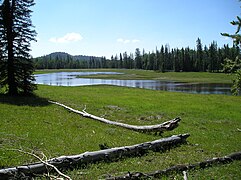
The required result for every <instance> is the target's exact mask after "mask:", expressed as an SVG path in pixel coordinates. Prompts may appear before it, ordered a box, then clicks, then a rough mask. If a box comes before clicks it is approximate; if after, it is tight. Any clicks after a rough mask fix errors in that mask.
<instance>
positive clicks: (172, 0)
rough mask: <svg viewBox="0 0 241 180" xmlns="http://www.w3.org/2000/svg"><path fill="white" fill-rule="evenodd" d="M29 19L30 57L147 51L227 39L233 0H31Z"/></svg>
mask: <svg viewBox="0 0 241 180" xmlns="http://www.w3.org/2000/svg"><path fill="white" fill-rule="evenodd" d="M35 2H36V5H35V6H34V7H32V10H33V11H34V12H33V14H32V21H33V24H34V25H35V29H36V31H37V33H38V36H37V40H38V41H37V42H36V43H35V42H34V43H32V52H31V54H32V55H33V56H34V57H37V56H42V55H46V54H49V53H51V52H67V53H70V54H72V55H93V56H106V57H107V58H110V56H111V55H115V54H119V53H123V52H125V51H127V52H128V53H130V52H133V53H134V52H135V49H136V48H140V49H143V48H144V49H145V50H146V51H147V52H148V51H152V50H155V49H156V47H157V48H160V47H161V45H165V44H169V45H170V47H171V48H176V47H179V48H181V47H187V46H189V47H190V48H195V46H196V40H197V38H198V37H200V38H201V41H202V43H203V44H206V45H209V44H210V43H211V42H212V41H213V40H215V41H217V43H218V45H219V46H222V45H223V44H227V43H229V44H232V41H231V40H230V39H227V38H225V37H222V36H221V35H220V33H221V32H228V33H234V32H235V31H236V29H235V27H233V26H231V25H230V23H229V22H230V21H232V20H235V19H236V16H237V15H240V12H241V11H240V10H241V9H240V5H241V3H240V2H239V1H238V0H68V1H64V0H35Z"/></svg>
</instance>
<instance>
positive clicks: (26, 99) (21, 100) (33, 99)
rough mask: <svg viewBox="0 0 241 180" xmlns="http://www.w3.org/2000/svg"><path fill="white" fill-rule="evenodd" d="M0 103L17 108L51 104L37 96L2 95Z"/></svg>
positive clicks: (0, 95)
mask: <svg viewBox="0 0 241 180" xmlns="http://www.w3.org/2000/svg"><path fill="white" fill-rule="evenodd" d="M0 103H3V104H11V105H17V106H33V107H37V106H48V105H50V103H49V102H48V99H46V98H42V97H39V96H37V95H30V96H9V95H6V94H0Z"/></svg>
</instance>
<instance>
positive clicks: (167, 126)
mask: <svg viewBox="0 0 241 180" xmlns="http://www.w3.org/2000/svg"><path fill="white" fill-rule="evenodd" d="M49 102H50V103H53V104H56V105H59V106H62V107H64V108H65V109H68V110H69V111H71V112H74V113H77V114H80V115H82V116H83V117H86V118H90V119H94V120H97V121H100V122H103V123H106V124H111V125H116V126H120V127H123V128H126V129H130V130H133V131H138V132H159V133H162V132H163V131H171V130H173V129H175V128H177V127H178V125H179V122H180V121H181V118H179V117H177V118H175V119H172V120H170V121H167V122H164V123H162V124H156V125H148V126H136V125H129V124H124V123H120V122H115V121H110V120H108V119H105V118H102V117H98V116H95V115H92V114H89V113H87V112H86V111H85V110H82V111H79V110H76V109H73V108H71V107H68V106H66V105H64V104H61V103H58V102H54V101H49Z"/></svg>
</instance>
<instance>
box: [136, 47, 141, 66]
mask: <svg viewBox="0 0 241 180" xmlns="http://www.w3.org/2000/svg"><path fill="white" fill-rule="evenodd" d="M135 68H136V69H142V58H141V52H140V49H139V48H136V52H135Z"/></svg>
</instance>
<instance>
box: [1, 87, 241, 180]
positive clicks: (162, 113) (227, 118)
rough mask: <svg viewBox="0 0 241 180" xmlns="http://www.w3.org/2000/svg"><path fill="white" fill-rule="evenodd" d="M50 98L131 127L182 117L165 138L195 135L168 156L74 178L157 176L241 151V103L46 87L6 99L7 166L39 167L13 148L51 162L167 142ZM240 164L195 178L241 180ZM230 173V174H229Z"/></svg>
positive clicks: (103, 166)
mask: <svg viewBox="0 0 241 180" xmlns="http://www.w3.org/2000/svg"><path fill="white" fill-rule="evenodd" d="M48 99H49V100H53V101H58V102H60V103H63V104H66V105H68V106H70V107H73V108H75V109H79V110H82V109H84V107H85V105H86V107H87V109H86V111H87V112H89V113H92V114H95V115H98V116H103V117H105V118H107V119H110V120H114V121H119V122H123V123H128V124H136V125H145V124H156V123H162V122H164V121H166V120H170V119H172V118H175V117H177V116H179V117H181V118H182V121H181V122H180V126H179V127H178V128H177V129H175V130H173V131H171V132H165V133H164V134H163V137H167V136H171V135H172V134H180V133H190V134H191V136H190V137H189V138H188V144H186V145H182V146H180V147H177V148H174V149H171V150H170V151H167V152H165V153H159V152H150V153H149V154H147V155H145V156H144V157H133V158H128V159H122V160H120V161H117V162H112V163H98V164H93V165H88V166H87V167H86V168H84V169H78V170H74V171H69V172H67V174H68V175H70V176H71V177H73V179H98V178H101V177H104V176H105V175H106V174H111V175H115V174H116V175H120V174H123V173H126V172H128V171H131V172H133V171H141V172H151V171H155V170H158V169H165V168H168V167H170V166H173V165H176V164H185V163H195V162H198V161H203V160H206V159H210V158H212V157H217V156H218V157H219V156H224V155H227V154H230V153H231V152H236V151H240V149H241V145H240V142H241V136H240V132H239V131H238V130H237V129H238V128H239V129H241V111H240V104H241V98H240V97H232V96H225V95H197V94H195V95H194V94H184V93H171V92H164V91H154V90H144V89H135V88H124V87H114V86H86V87H53V86H43V85H41V86H39V88H38V90H37V91H36V96H34V97H15V98H10V97H6V96H3V95H1V96H0V117H1V124H0V133H1V136H0V166H1V167H8V166H16V165H22V164H25V163H30V162H36V161H37V160H36V159H34V158H33V157H29V156H26V155H23V154H19V153H18V152H14V151H10V150H9V149H23V150H25V151H32V150H33V151H34V152H35V153H37V154H38V153H39V152H40V151H42V152H44V153H45V155H46V156H47V157H48V158H51V157H57V156H61V155H71V154H80V153H83V152H85V151H95V150H99V144H104V143H106V144H107V145H108V146H110V147H118V146H125V145H133V144H136V143H142V142H145V141H151V140H155V139H158V138H161V137H160V136H156V135H154V134H142V133H137V132H132V131H129V130H126V129H123V128H120V127H114V126H111V125H106V124H103V123H101V122H96V121H94V120H91V119H86V118H83V117H81V116H79V115H77V114H74V113H70V112H68V111H66V110H65V109H63V108H61V107H59V106H56V105H53V104H49V103H48V102H47V100H48ZM240 165H241V164H240V162H235V163H234V165H233V164H232V165H230V166H228V165H225V166H220V167H215V168H214V169H213V171H212V168H210V169H208V170H205V171H202V170H200V171H198V172H194V173H193V176H194V178H193V179H195V177H197V178H199V179H207V177H208V178H209V177H210V178H214V179H221V178H225V179H226V178H230V179H232V177H235V178H240V177H241V173H240V171H239V170H238V169H240ZM226 167H227V168H226ZM226 171H229V172H228V173H225V172H226ZM220 172H221V173H220ZM219 173H220V174H219ZM191 174H192V173H191ZM195 174H197V175H196V176H195ZM206 174H208V175H206ZM176 176H177V177H178V175H176ZM180 177H181V176H180ZM202 177H203V178H202Z"/></svg>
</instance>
